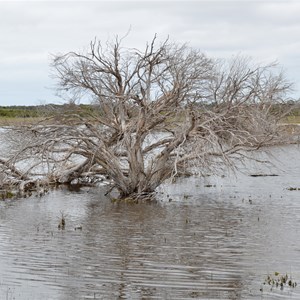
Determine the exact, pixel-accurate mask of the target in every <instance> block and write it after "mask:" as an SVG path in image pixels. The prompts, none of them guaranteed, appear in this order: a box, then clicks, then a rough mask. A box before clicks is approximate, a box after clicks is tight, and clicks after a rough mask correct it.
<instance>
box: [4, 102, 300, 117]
mask: <svg viewBox="0 0 300 300" xmlns="http://www.w3.org/2000/svg"><path fill="white" fill-rule="evenodd" d="M294 104H295V103H294V102H293V101H291V102H290V103H286V104H278V105H276V106H275V107H274V108H273V110H274V112H278V110H282V109H285V108H287V107H286V106H288V107H291V106H294ZM207 106H211V104H208V105H207ZM75 111H76V113H79V114H80V115H82V116H84V115H86V114H88V113H93V112H94V113H100V114H101V112H100V111H99V107H98V106H95V105H88V104H80V105H75V104H61V105H59V104H46V105H36V106H33V105H32V106H16V105H14V106H0V118H35V117H43V116H50V115H52V116H53V115H55V114H57V113H61V112H63V113H66V114H68V113H73V112H75ZM289 115H290V116H300V108H299V105H297V106H295V108H292V110H291V112H290V113H289Z"/></svg>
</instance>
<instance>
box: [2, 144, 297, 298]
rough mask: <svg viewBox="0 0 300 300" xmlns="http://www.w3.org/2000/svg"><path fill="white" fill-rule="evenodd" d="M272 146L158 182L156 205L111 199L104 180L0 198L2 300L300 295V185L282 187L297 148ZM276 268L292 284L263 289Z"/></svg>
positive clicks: (289, 180) (293, 169)
mask: <svg viewBox="0 0 300 300" xmlns="http://www.w3.org/2000/svg"><path fill="white" fill-rule="evenodd" d="M273 154H274V157H276V158H277V160H276V161H275V160H274V159H273V161H274V162H275V165H276V166H272V165H265V166H264V167H262V166H261V165H259V164H254V163H251V165H249V164H248V165H247V166H245V167H244V168H243V170H242V171H243V172H242V173H238V175H237V176H233V175H231V176H228V175H227V176H226V177H221V176H220V177H218V176H210V177H206V178H186V179H181V180H178V181H177V182H176V184H166V185H165V186H163V187H162V188H161V189H160V190H159V191H158V199H159V201H158V202H155V203H140V204H130V203H113V202H111V201H110V199H108V198H107V197H105V196H104V193H105V187H99V188H96V189H90V188H81V189H75V190H69V189H68V188H67V187H61V188H59V189H57V190H54V191H52V192H51V193H49V194H47V195H45V196H44V197H41V198H38V197H31V198H28V199H20V200H9V201H5V202H0V299H16V300H19V299H20V300H26V299H28V300H29V299H30V300H34V299H37V300H40V299H61V300H71V299H145V300H146V299H172V300H173V299H300V239H299V230H300V191H290V190H288V189H287V188H289V187H300V180H299V178H300V177H299V173H300V160H299V157H300V156H299V154H300V150H299V148H298V147H297V146H288V147H282V148H276V149H273ZM250 174H252V175H253V174H265V175H275V174H276V175H278V176H268V177H251V176H249V175H250ZM61 213H63V214H64V215H65V216H66V228H65V230H59V229H58V228H57V225H58V223H59V221H60V217H61ZM78 225H81V226H82V230H75V229H74V228H75V227H77V226H78ZM274 272H280V273H282V274H285V273H286V272H287V273H288V274H289V276H290V275H291V276H292V277H293V280H295V281H297V282H298V283H299V287H296V288H295V289H292V288H289V287H286V288H284V289H283V290H280V289H279V288H273V290H272V291H271V290H270V287H269V286H264V285H263V284H262V283H263V282H264V280H265V278H266V276H267V275H268V274H273V273H274ZM261 289H262V291H261Z"/></svg>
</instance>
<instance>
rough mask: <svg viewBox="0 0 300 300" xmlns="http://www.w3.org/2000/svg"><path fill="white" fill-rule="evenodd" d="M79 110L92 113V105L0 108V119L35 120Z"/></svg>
mask: <svg viewBox="0 0 300 300" xmlns="http://www.w3.org/2000/svg"><path fill="white" fill-rule="evenodd" d="M75 109H80V110H81V111H85V112H87V111H92V110H93V106H92V105H86V104H80V105H74V104H73V105H70V104H63V105H59V104H47V105H36V106H33V105H32V106H19V105H14V106H0V118H36V117H42V116H45V115H48V116H49V115H54V114H55V113H57V112H61V111H64V112H65V111H74V110H75Z"/></svg>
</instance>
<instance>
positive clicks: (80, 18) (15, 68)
mask: <svg viewBox="0 0 300 300" xmlns="http://www.w3.org/2000/svg"><path fill="white" fill-rule="evenodd" d="M299 14H300V3H298V2H295V1H284V2H283V1H247V0H245V1H241V0H239V1H226V0H223V1H92V2H89V1H82V2H74V1H65V2H58V1H51V2H50V1H40V2H27V1H24V2H0V45H1V47H0V92H1V95H0V101H1V102H0V105H3V103H4V100H3V95H4V94H6V97H5V99H8V100H7V102H6V103H7V104H11V103H12V102H13V101H17V99H21V98H22V99H25V98H26V100H20V101H27V102H26V103H27V104H30V103H34V102H35V101H37V99H39V98H40V97H41V98H44V99H48V100H49V99H54V98H55V96H54V93H53V92H51V91H48V90H47V89H45V88H44V87H48V86H51V85H53V80H51V79H49V78H48V77H49V76H48V75H49V74H50V68H49V62H50V60H49V56H50V53H58V52H62V53H63V52H66V51H71V50H81V49H84V48H85V47H87V46H88V43H89V41H90V40H91V39H93V38H94V37H96V36H97V37H99V39H100V40H104V41H105V40H107V39H108V38H114V36H115V35H116V34H118V35H119V36H122V35H125V34H126V32H127V31H128V29H129V28H130V26H131V28H132V29H131V32H130V34H129V36H128V37H127V38H126V40H125V45H126V46H129V47H137V48H139V47H143V46H144V45H145V43H146V41H147V40H149V39H151V38H152V37H153V35H154V34H155V33H157V34H158V38H159V39H165V38H166V37H167V36H168V35H169V36H170V38H171V40H174V41H178V42H181V43H184V42H188V43H189V44H190V45H191V46H192V47H197V48H200V49H201V50H202V51H204V52H207V53H208V54H210V55H213V56H218V57H229V56H231V55H233V54H236V53H237V52H241V53H244V54H246V55H251V56H253V57H255V58H257V59H258V60H262V61H264V60H266V61H267V60H274V59H278V60H279V61H280V62H282V63H284V65H285V66H286V67H287V68H288V72H289V74H290V75H291V77H295V78H294V79H295V80H296V81H300V75H299V74H297V72H296V71H295V70H296V68H298V69H300V62H299V57H300V55H299V54H298V49H299V37H298V36H299V32H300V19H299V18H298V16H299ZM22 77H25V78H26V80H27V83H26V85H25V84H24V85H22ZM4 79H5V86H7V88H11V86H19V87H22V86H24V90H26V93H22V92H21V90H22V88H20V93H19V94H18V95H17V94H14V96H8V95H9V94H10V93H9V92H4V90H5V86H4V83H3V82H4V81H3V80H4ZM37 84H39V88H37V87H36V86H37ZM26 87H27V88H26ZM37 90H39V92H40V93H41V95H40V97H39V96H38V95H37V93H36V91H37ZM41 91H43V92H41Z"/></svg>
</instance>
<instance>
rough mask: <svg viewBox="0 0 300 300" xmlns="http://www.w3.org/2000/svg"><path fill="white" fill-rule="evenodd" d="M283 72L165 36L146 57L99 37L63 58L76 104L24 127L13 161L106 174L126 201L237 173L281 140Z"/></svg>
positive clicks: (57, 174)
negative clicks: (176, 183)
mask: <svg viewBox="0 0 300 300" xmlns="http://www.w3.org/2000/svg"><path fill="white" fill-rule="evenodd" d="M275 67H276V66H275V65H273V64H271V65H264V66H261V65H255V64H254V63H252V61H251V60H249V59H245V58H243V57H240V56H237V57H234V58H232V59H231V60H230V61H220V60H214V59H211V58H209V57H207V56H206V55H205V54H203V53H201V52H200V51H198V50H195V49H192V48H189V47H187V46H186V45H177V44H175V43H171V42H170V41H169V40H166V41H164V42H162V43H159V42H157V40H156V37H154V39H153V40H152V41H151V43H149V44H147V45H146V47H145V49H144V50H143V51H139V50H137V49H128V48H123V47H122V45H121V41H120V40H118V39H116V40H115V41H113V42H109V43H106V44H105V46H103V45H102V44H101V43H100V42H99V41H98V40H95V41H93V42H91V44H90V47H89V51H88V52H87V53H78V52H69V53H67V54H64V55H56V56H55V57H54V60H53V68H54V70H55V72H56V76H57V79H58V84H59V90H60V92H62V93H65V95H68V96H71V100H72V103H73V105H71V104H70V106H69V110H67V111H64V112H63V113H62V114H61V115H56V116H55V117H54V118H53V119H51V120H49V121H48V122H46V123H45V122H44V123H43V124H39V125H34V126H31V127H30V128H26V129H24V128H23V131H25V132H22V137H23V138H22V139H21V141H22V142H21V143H20V144H19V147H15V149H17V150H16V151H17V152H16V151H15V152H14V153H12V154H13V155H12V157H13V159H15V160H17V159H18V158H20V157H22V159H24V158H28V157H30V158H31V160H32V163H33V164H34V163H36V164H39V163H42V164H43V165H44V166H45V165H46V166H47V170H48V173H49V174H48V176H49V178H52V179H55V180H58V181H60V182H68V181H71V180H73V179H74V178H77V177H80V176H81V175H82V174H94V175H95V176H96V175H97V174H106V175H107V176H108V177H109V178H110V179H111V180H112V181H113V183H114V187H115V188H116V189H118V191H119V192H120V195H121V196H122V197H125V196H128V195H130V196H139V195H142V194H145V193H146V194H147V193H151V192H153V191H154V190H155V189H156V187H157V186H159V185H160V184H161V183H162V182H163V181H164V180H166V179H168V178H171V177H172V176H176V175H180V174H183V173H185V172H186V171H187V170H188V171H189V172H197V173H202V172H204V170H205V171H206V170H207V169H211V170H213V169H214V168H215V167H217V166H218V165H219V164H220V163H222V164H224V163H225V164H227V165H228V166H232V159H233V158H234V159H236V158H238V157H241V156H242V155H244V154H245V153H246V152H247V151H250V150H254V149H258V148H260V147H263V146H267V145H270V144H274V143H276V142H278V139H279V135H278V127H277V121H278V119H279V118H280V111H281V110H280V109H279V107H280V104H281V103H284V101H285V100H286V97H287V92H288V91H289V89H290V84H289V83H288V82H286V80H285V78H284V76H283V75H282V73H280V72H277V69H276V68H275ZM77 101H85V103H86V102H89V103H91V106H90V107H89V108H90V109H88V110H84V111H82V110H80V107H79V106H78V105H76V104H74V103H77V104H78V102H77ZM24 137H26V140H27V141H30V143H25V142H24V140H25V139H24ZM33 158H34V159H33ZM13 159H12V158H11V159H10V161H11V162H13ZM35 168H36V165H35ZM29 170H32V169H29ZM28 173H30V171H28ZM26 175H27V174H26Z"/></svg>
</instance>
